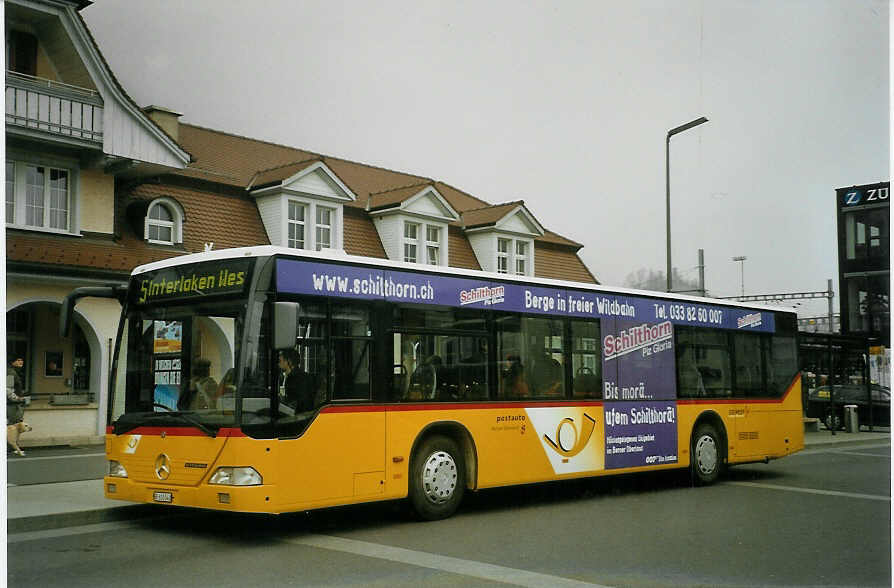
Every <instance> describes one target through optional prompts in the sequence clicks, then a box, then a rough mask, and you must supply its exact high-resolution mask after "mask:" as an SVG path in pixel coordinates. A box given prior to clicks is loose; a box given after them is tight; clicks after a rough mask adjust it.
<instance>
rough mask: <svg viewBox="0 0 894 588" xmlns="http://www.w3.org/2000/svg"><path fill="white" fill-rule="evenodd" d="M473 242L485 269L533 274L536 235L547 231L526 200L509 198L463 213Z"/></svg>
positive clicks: (476, 254)
mask: <svg viewBox="0 0 894 588" xmlns="http://www.w3.org/2000/svg"><path fill="white" fill-rule="evenodd" d="M463 222H464V224H465V230H466V235H468V237H469V244H470V245H471V246H472V250H473V251H474V252H475V256H476V257H477V258H478V263H479V264H481V269H483V270H484V271H489V272H497V273H500V274H514V275H517V276H533V275H534V272H535V268H534V239H536V238H538V237H541V236H542V235H543V234H544V229H543V227H542V226H540V223H538V222H537V219H535V218H534V217H533V216H532V215H531V213H530V212H528V210H527V208H525V205H524V203H523V202H521V201H518V202H507V203H506V204H497V205H494V206H488V207H484V208H478V209H475V210H470V211H467V212H465V213H463Z"/></svg>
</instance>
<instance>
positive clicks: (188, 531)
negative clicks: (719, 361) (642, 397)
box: [8, 443, 891, 587]
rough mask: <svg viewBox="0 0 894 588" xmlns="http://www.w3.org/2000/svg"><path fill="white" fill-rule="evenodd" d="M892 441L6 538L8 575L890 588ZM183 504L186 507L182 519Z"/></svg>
mask: <svg viewBox="0 0 894 588" xmlns="http://www.w3.org/2000/svg"><path fill="white" fill-rule="evenodd" d="M890 463H891V461H890V445H889V444H888V443H884V444H882V443H870V444H863V445H850V446H847V447H841V448H830V449H815V450H809V451H805V452H802V453H800V454H797V455H795V456H793V457H790V458H788V459H785V460H781V461H778V462H773V463H771V464H769V465H763V464H757V465H751V466H741V467H738V468H734V469H733V470H732V471H731V473H730V476H729V477H728V478H727V479H726V480H724V481H723V482H722V483H719V484H717V485H715V486H712V487H709V488H690V487H689V483H688V479H687V477H686V476H681V475H679V474H667V473H664V474H660V475H651V474H650V475H641V476H627V477H622V478H613V479H602V480H594V481H586V482H573V483H562V484H545V485H536V486H529V487H522V488H512V489H500V490H493V491H487V492H482V493H479V494H476V495H474V496H472V497H470V499H469V500H467V501H466V502H465V503H464V504H463V506H462V508H461V510H460V512H459V513H458V514H457V515H456V516H454V517H453V518H451V519H448V520H446V521H440V522H434V523H417V522H413V521H410V520H409V519H408V518H406V517H405V516H404V515H403V514H402V513H401V512H400V511H399V510H398V509H397V508H396V507H395V506H394V505H390V504H386V505H370V506H364V507H351V508H340V509H332V510H327V511H319V512H314V513H310V514H306V513H301V514H295V515H288V516H282V517H278V518H274V517H263V516H249V515H221V514H218V513H213V514H207V513H195V512H193V511H181V510H179V509H160V510H159V513H160V514H173V513H176V514H177V515H178V516H169V517H167V518H156V519H152V520H142V521H137V522H120V523H104V524H100V525H93V526H84V527H74V528H68V529H58V530H55V531H42V532H35V533H22V534H18V535H13V536H10V538H9V548H8V553H9V556H10V559H9V575H8V580H9V585H11V586H63V585H64V586H67V587H71V586H81V585H83V586H96V585H100V584H105V583H108V582H109V581H110V579H111V580H113V581H114V582H116V583H127V584H128V585H130V586H180V585H189V584H198V583H201V585H214V586H240V587H243V586H245V585H259V586H284V585H314V586H321V585H322V586H344V585H356V586H419V585H425V586H450V587H456V586H491V585H493V586H497V585H501V584H503V585H505V584H506V583H508V584H515V585H521V586H582V585H597V586H637V587H639V586H757V585H760V586H773V585H776V586H792V585H812V586H815V585H834V586H890V585H891V530H890V529H891V519H890V509H891V502H890V496H891V493H890V479H891V470H890ZM184 513H185V514H184Z"/></svg>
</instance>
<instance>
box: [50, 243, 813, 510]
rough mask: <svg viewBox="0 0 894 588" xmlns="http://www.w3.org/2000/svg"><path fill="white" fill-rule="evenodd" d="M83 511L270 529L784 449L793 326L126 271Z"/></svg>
mask: <svg viewBox="0 0 894 588" xmlns="http://www.w3.org/2000/svg"><path fill="white" fill-rule="evenodd" d="M84 296H107V297H116V298H118V299H119V300H120V301H121V302H122V305H123V311H122V317H121V324H120V330H119V333H118V338H117V344H116V349H115V354H114V361H113V376H112V379H111V386H110V392H109V395H108V423H109V425H108V429H107V436H106V454H107V457H108V473H107V475H106V476H105V479H104V492H105V496H106V497H107V498H110V499H116V500H125V501H132V502H142V503H156V504H166V505H174V506H178V505H179V506H190V507H200V508H211V509H219V510H230V511H240V512H260V513H284V512H291V511H301V510H308V509H317V508H323V507H329V506H335V505H345V504H354V503H362V502H370V501H379V500H397V499H408V500H409V502H410V503H411V505H412V507H413V509H414V510H415V511H416V513H418V515H419V517H421V518H423V519H439V518H444V517H447V516H450V515H451V514H452V513H453V512H454V511H455V509H456V508H457V506H458V505H459V504H460V502H461V500H462V498H463V495H464V493H465V492H468V491H476V490H480V489H484V488H493V487H498V486H507V485H513V484H529V483H536V482H544V481H550V480H561V479H569V478H581V477H593V476H604V475H612V474H621V473H630V472H643V471H652V470H663V469H671V468H690V471H691V473H692V476H693V479H694V481H695V482H696V483H697V484H708V483H711V482H713V481H715V480H716V479H717V477H718V475H720V473H721V471H722V470H723V469H724V467H726V466H728V465H732V464H741V463H747V462H758V461H768V460H770V459H776V458H780V457H785V456H787V455H790V454H792V453H794V452H796V451H799V450H801V449H803V446H804V434H803V421H802V409H801V383H800V377H799V373H798V363H797V357H796V355H797V341H796V335H797V331H796V324H797V321H796V316H795V314H794V313H792V312H790V311H786V310H779V309H773V308H764V307H756V306H748V305H744V304H738V303H733V302H730V301H720V300H711V299H706V298H696V297H687V296H678V295H671V294H663V293H656V292H644V291H633V290H626V289H615V288H607V287H603V286H596V285H590V284H581V283H576V282H563V281H557V280H547V279H538V278H529V277H522V276H513V275H507V274H494V273H486V272H479V271H467V270H459V269H453V268H434V267H426V266H419V265H414V264H402V263H398V262H392V261H386V260H379V259H370V258H360V257H354V256H348V255H344V254H337V253H327V252H317V253H314V252H302V251H297V250H292V249H284V248H279V247H271V246H263V247H257V248H243V249H232V250H222V251H211V252H205V253H200V254H194V255H188V256H183V257H179V258H176V259H172V260H168V261H163V262H157V263H152V264H148V265H145V266H142V267H138V268H136V269H135V270H134V272H133V274H132V276H131V280H130V284H129V286H128V287H127V288H124V287H117V288H112V287H110V288H85V289H79V290H76V291H75V292H73V293H72V294H71V295H70V296H69V298H68V299H67V300H66V303H65V305H64V308H63V312H62V321H63V325H64V324H65V323H66V322H68V321H69V318H68V317H69V316H70V315H71V312H72V311H73V307H74V305H75V304H76V302H77V300H78V299H79V298H82V297H84Z"/></svg>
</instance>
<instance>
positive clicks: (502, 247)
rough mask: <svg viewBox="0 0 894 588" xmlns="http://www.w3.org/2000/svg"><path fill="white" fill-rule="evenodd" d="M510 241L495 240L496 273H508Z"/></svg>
mask: <svg viewBox="0 0 894 588" xmlns="http://www.w3.org/2000/svg"><path fill="white" fill-rule="evenodd" d="M511 243H512V239H497V273H500V274H508V273H509V247H510V246H511Z"/></svg>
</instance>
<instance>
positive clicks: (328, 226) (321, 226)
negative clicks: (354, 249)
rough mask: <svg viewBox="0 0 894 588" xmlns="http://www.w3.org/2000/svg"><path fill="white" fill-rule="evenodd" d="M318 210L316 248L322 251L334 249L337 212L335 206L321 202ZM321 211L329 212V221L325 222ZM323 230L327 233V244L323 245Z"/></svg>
mask: <svg viewBox="0 0 894 588" xmlns="http://www.w3.org/2000/svg"><path fill="white" fill-rule="evenodd" d="M315 208H316V211H315V214H314V250H316V251H320V250H322V249H332V225H333V221H334V219H335V216H336V214H337V211H336V209H335V208H332V207H329V206H323V205H321V204H318V205H316V207H315ZM321 213H329V222H328V223H324V222H323V221H322V220H321V219H320V216H321ZM323 231H325V232H326V233H327V235H328V236H327V239H326V244H325V246H324V245H323V239H322V235H323Z"/></svg>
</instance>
